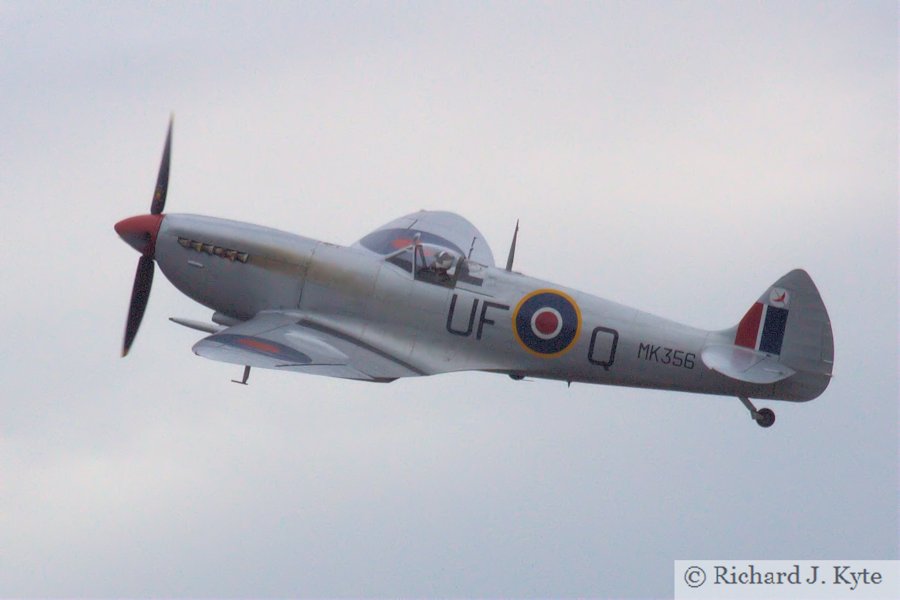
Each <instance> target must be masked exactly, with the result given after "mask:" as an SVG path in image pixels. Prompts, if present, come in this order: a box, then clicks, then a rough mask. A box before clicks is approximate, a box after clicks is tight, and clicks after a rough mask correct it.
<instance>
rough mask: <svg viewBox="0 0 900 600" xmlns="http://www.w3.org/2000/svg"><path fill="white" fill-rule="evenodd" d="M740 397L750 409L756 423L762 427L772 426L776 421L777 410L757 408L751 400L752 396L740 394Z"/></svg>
mask: <svg viewBox="0 0 900 600" xmlns="http://www.w3.org/2000/svg"><path fill="white" fill-rule="evenodd" d="M738 399H740V401H741V402H743V403H744V406H746V407H747V410H749V411H750V416H751V417H753V420H754V421H756V424H757V425H759V426H760V427H771V426H772V425H773V424H774V423H775V412H774V411H772V409H770V408H761V409H759V410H756V407H755V406H753V403H752V402H750V398H745V397H743V396H738Z"/></svg>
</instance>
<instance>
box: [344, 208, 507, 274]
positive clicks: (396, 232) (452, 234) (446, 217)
mask: <svg viewBox="0 0 900 600" xmlns="http://www.w3.org/2000/svg"><path fill="white" fill-rule="evenodd" d="M417 233H418V234H421V236H420V241H421V242H422V243H425V244H434V245H437V246H442V247H444V248H449V249H451V250H453V251H455V252H456V253H457V254H459V255H460V256H466V257H468V258H470V259H471V260H473V261H475V262H477V263H480V264H483V265H488V266H495V264H494V255H493V253H492V252H491V248H490V246H488V243H487V241H486V240H485V239H484V236H483V235H481V232H480V231H478V229H476V228H475V226H474V225H472V224H471V223H470V222H469V221H468V220H466V219H464V218H463V217H461V216H459V215H457V214H455V213H451V212H444V211H433V210H420V211H419V212H416V213H412V214H409V215H406V216H405V217H400V218H399V219H395V220H393V221H391V222H390V223H386V224H384V225H382V226H381V227H379V228H378V229H376V230H375V231H373V232H372V233H370V234H368V235H367V236H365V237H363V238H362V239H360V240H359V241H357V242H356V243H355V244H353V246H354V247H357V248H365V249H367V250H370V251H372V252H375V253H377V254H381V255H385V256H386V255H388V254H391V253H393V252H395V251H397V250H399V249H401V248H403V247H405V246H408V245H409V244H410V243H412V240H413V238H414V237H415V235H416V234H417ZM470 250H471V253H470Z"/></svg>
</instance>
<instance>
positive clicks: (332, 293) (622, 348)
mask: <svg viewBox="0 0 900 600" xmlns="http://www.w3.org/2000/svg"><path fill="white" fill-rule="evenodd" d="M155 260H156V261H157V263H158V264H159V266H160V268H161V269H162V271H163V273H164V274H165V275H166V277H167V278H168V279H169V280H170V281H171V282H172V283H173V284H174V285H175V286H176V287H177V288H178V289H179V290H180V291H182V292H183V293H184V294H186V295H187V296H189V297H190V298H192V299H194V300H196V301H197V302H199V303H201V304H203V305H205V306H207V307H209V308H211V309H213V310H214V311H216V312H217V313H218V314H219V315H221V316H222V317H224V318H227V319H231V320H233V321H235V322H236V321H243V320H246V319H250V318H252V317H253V316H254V315H256V314H257V313H259V312H260V311H264V310H284V311H296V313H297V314H298V315H302V316H305V317H307V318H310V319H313V320H314V321H315V322H317V323H320V324H324V326H327V327H329V328H330V329H331V330H334V331H338V332H341V333H342V334H344V335H347V336H351V337H352V338H354V339H357V340H361V341H362V342H364V343H366V344H369V345H371V346H372V347H375V348H379V349H380V350H382V351H384V352H387V353H390V354H391V355H392V356H396V357H399V358H401V359H402V360H403V361H405V362H406V363H408V364H409V365H412V366H414V367H415V369H416V370H417V371H418V372H420V373H421V374H433V373H441V372H447V371H463V370H480V371H491V372H499V373H506V374H509V375H510V376H512V377H513V378H521V377H540V378H548V379H556V380H562V381H568V382H584V383H602V384H612V385H625V386H634V387H644V388H659V389H669V390H672V389H674V390H682V391H689V392H697V393H707V394H726V395H736V394H740V395H745V396H748V397H755V398H772V399H786V400H808V399H811V398H812V397H815V396H817V395H818V394H819V393H821V390H822V389H824V386H825V385H827V381H822V382H820V381H818V380H810V379H809V377H806V378H805V379H804V377H803V376H802V374H799V373H798V375H799V376H801V377H799V378H798V377H797V376H795V377H792V378H791V379H789V380H787V381H781V382H778V383H775V384H767V385H759V384H750V383H744V382H737V381H735V380H733V379H729V378H727V377H725V376H723V375H721V374H720V373H717V372H715V371H713V370H711V369H709V368H707V367H706V366H705V365H704V364H703V361H702V360H701V358H700V356H701V352H702V351H703V349H704V348H705V347H706V346H708V345H709V344H711V343H731V342H730V340H729V339H728V335H729V333H728V332H717V331H706V330H702V329H697V328H694V327H689V326H687V325H682V324H680V323H676V322H674V321H670V320H667V319H663V318H661V317H657V316H654V315H651V314H648V313H645V312H642V311H639V310H636V309H633V308H629V307H626V306H623V305H620V304H617V303H614V302H610V301H608V300H604V299H602V298H598V297H596V296H593V295H590V294H586V293H584V292H580V291H578V290H574V289H571V288H568V287H565V286H559V285H556V284H554V283H551V282H548V281H543V280H539V279H536V278H533V277H529V276H526V275H522V274H520V273H517V272H514V271H506V270H505V269H498V268H496V267H494V266H492V265H480V264H477V263H475V262H473V261H463V260H460V262H459V265H458V267H457V272H456V273H454V274H453V276H452V277H451V276H449V275H447V274H446V273H440V274H439V276H432V275H429V277H430V279H429V278H422V277H420V276H417V275H416V274H415V272H414V271H415V269H413V270H412V271H411V270H408V269H405V268H403V267H402V266H399V265H398V264H395V263H394V262H391V261H389V260H385V257H384V256H381V255H379V254H377V253H374V252H371V251H369V250H366V249H364V248H360V247H345V246H338V245H334V244H329V243H326V242H321V241H317V240H313V239H310V238H306V237H302V236H298V235H294V234H290V233H286V232H283V231H279V230H275V229H270V228H266V227H260V226H256V225H250V224H246V223H240V222H235V221H229V220H224V219H218V218H213V217H204V216H196V215H183V214H167V215H165V218H164V219H163V221H162V223H161V225H160V229H159V233H158V235H157V237H156V247H155ZM463 263H465V266H464V267H463V266H462V265H463ZM413 264H415V261H413ZM460 272H462V273H463V274H462V275H461V274H460ZM538 300H541V302H538ZM548 302H549V304H548ZM730 335H733V333H731V334H730Z"/></svg>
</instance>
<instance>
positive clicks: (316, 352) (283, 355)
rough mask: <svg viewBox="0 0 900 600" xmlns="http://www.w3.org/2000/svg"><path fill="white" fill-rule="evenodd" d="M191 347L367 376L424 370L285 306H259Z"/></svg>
mask: <svg viewBox="0 0 900 600" xmlns="http://www.w3.org/2000/svg"><path fill="white" fill-rule="evenodd" d="M193 351H194V354H196V355H198V356H202V357H204V358H209V359H212V360H218V361H221V362H227V363H233V364H237V365H246V366H250V367H259V368H263V369H275V370H278V371H298V372H302V373H312V374H315V375H327V376H330V377H341V378H345V379H361V380H365V381H392V380H394V379H396V378H398V377H408V376H414V375H423V374H425V373H424V372H423V371H421V370H419V369H417V368H416V367H414V366H413V365H411V364H409V363H406V362H404V361H403V360H401V359H399V358H396V357H394V356H392V355H391V354H389V353H388V352H385V351H383V350H381V349H379V348H376V347H374V346H372V345H371V344H368V343H366V342H363V341H362V340H359V339H357V338H355V337H354V336H352V335H347V334H346V333H344V332H341V331H339V330H337V329H333V328H330V327H327V326H325V325H322V324H318V323H316V322H314V321H311V320H309V319H306V318H304V317H303V315H301V314H297V313H288V312H281V311H264V312H261V313H259V314H257V315H256V316H255V317H253V318H252V319H250V320H249V321H244V322H243V323H239V324H237V325H234V326H232V327H228V328H227V329H224V330H222V331H219V332H217V333H214V334H213V335H210V336H208V337H205V338H203V339H202V340H200V341H199V342H197V343H196V344H194V347H193Z"/></svg>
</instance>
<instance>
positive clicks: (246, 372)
mask: <svg viewBox="0 0 900 600" xmlns="http://www.w3.org/2000/svg"><path fill="white" fill-rule="evenodd" d="M248 379H250V365H247V366H246V367H244V377H243V379H241V380H240V381H238V380H237V379H232V380H231V382H232V383H239V384H241V385H247V380H248Z"/></svg>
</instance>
